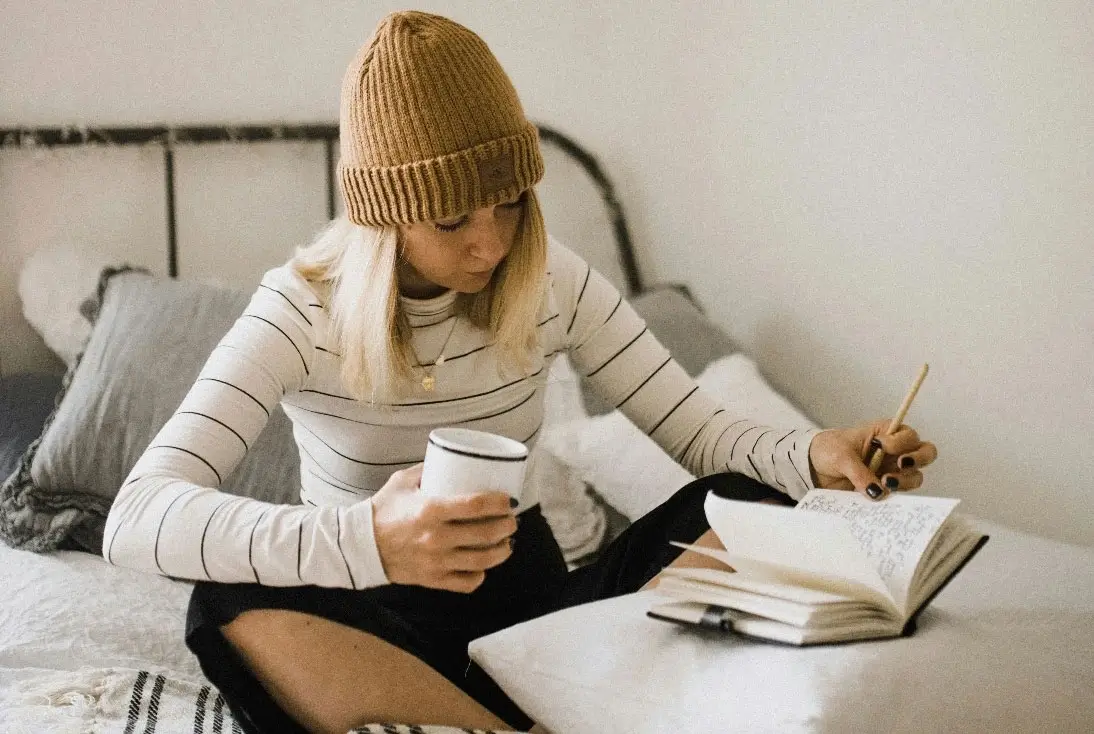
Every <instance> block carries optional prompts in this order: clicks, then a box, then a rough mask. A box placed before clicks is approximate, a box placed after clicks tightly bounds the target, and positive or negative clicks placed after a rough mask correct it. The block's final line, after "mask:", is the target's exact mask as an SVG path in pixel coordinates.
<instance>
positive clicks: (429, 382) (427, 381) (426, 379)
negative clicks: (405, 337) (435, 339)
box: [410, 316, 459, 392]
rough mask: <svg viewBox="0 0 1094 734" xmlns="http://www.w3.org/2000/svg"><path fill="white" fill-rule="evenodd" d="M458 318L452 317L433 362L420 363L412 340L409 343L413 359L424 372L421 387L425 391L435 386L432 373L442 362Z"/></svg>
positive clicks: (434, 378) (435, 379)
mask: <svg viewBox="0 0 1094 734" xmlns="http://www.w3.org/2000/svg"><path fill="white" fill-rule="evenodd" d="M458 320H459V319H458V318H457V317H456V316H453V317H452V326H450V327H449V329H448V336H446V337H445V338H444V344H442V345H441V353H440V354H439V355H437V358H436V359H435V360H433V364H431V365H424V364H422V360H421V358H420V357H418V350H417V349H415V348H414V342H413V341H411V343H410V350H411V351H412V352H414V361H416V362H417V363H418V367H420V368H421V370H422V372H423V373H424V374H423V377H422V388H424V389H425V391H426V392H433V389H434V388H435V387H437V378H436V377H434V376H433V373H434V372H435V371H436V370H437V368H438V367H440V366H441V365H442V364H444V350H445V349H447V348H448V342H449V341H450V340H451V339H452V335H453V334H454V333H455V332H456V322H457V321H458Z"/></svg>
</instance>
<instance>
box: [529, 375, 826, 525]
mask: <svg viewBox="0 0 1094 734" xmlns="http://www.w3.org/2000/svg"><path fill="white" fill-rule="evenodd" d="M697 382H698V383H699V385H700V386H701V387H702V388H703V390H704V391H705V392H707V393H708V394H709V395H711V396H712V397H713V398H715V399H716V400H717V401H719V402H720V403H721V404H722V405H723V406H724V407H725V408H726V409H727V410H728V411H730V412H731V413H735V414H738V415H741V416H747V417H748V418H751V419H752V420H755V421H759V422H761V423H765V424H767V425H770V426H774V427H776V428H787V429H789V428H812V427H814V424H813V422H812V421H811V420H809V418H807V417H806V416H804V415H803V414H802V413H801V412H800V411H798V410H797V409H796V408H795V407H794V406H793V405H792V404H791V403H790V402H789V401H788V400H787V399H786V398H784V397H783V396H782V395H780V394H779V393H778V392H777V391H776V390H774V389H773V388H772V387H771V386H770V385H769V384H768V383H767V381H766V380H765V379H764V377H763V375H761V374H760V371H759V369H757V367H756V364H755V363H754V362H753V361H752V360H751V359H749V358H748V357H746V356H745V355H743V354H731V355H728V356H725V357H720V358H718V359H716V360H715V361H713V362H711V363H710V364H709V365H708V366H707V367H706V369H704V370H703V372H702V373H701V374H700V375H699V377H698V378H697ZM543 442H544V445H545V446H546V447H547V448H549V449H550V450H551V451H552V452H553V453H555V454H556V455H557V456H559V457H560V458H561V459H562V460H563V461H564V462H566V463H567V464H569V465H570V466H572V467H574V468H575V469H576V470H577V471H578V472H579V473H580V475H581V477H582V478H583V479H584V480H585V481H587V482H588V483H589V484H591V485H592V486H593V487H594V488H595V489H596V491H597V493H598V494H599V495H600V496H601V497H603V498H604V499H605V500H606V501H607V502H608V503H609V504H610V505H611V506H612V507H614V508H616V509H617V510H619V511H620V512H622V513H623V514H624V515H626V516H627V517H628V518H630V519H631V520H635V519H637V518H639V517H641V516H642V515H644V514H646V513H647V512H649V511H650V510H652V509H653V508H654V507H656V506H657V505H659V504H660V503H661V502H663V501H664V500H665V499H666V498H667V497H668V496H669V495H670V494H671V493H672V492H673V491H675V490H677V489H679V488H680V487H682V486H684V485H685V484H687V483H688V482H690V481H691V480H692V479H694V478H695V477H693V476H692V475H691V474H690V473H689V472H688V471H687V470H685V469H683V468H682V467H681V466H680V465H679V464H677V463H676V462H675V461H674V460H673V459H671V458H670V457H669V456H668V455H667V454H665V452H664V451H662V450H661V448H660V447H659V446H658V445H657V444H656V443H654V441H653V439H651V438H649V437H648V436H647V435H646V434H644V433H642V431H640V430H638V428H636V427H635V426H634V424H633V423H631V422H630V420H629V419H628V418H627V417H626V416H625V415H623V414H622V413H621V412H620V411H618V410H616V411H613V412H611V413H608V414H606V415H602V416H597V417H595V418H590V419H587V420H581V421H570V422H568V423H564V424H562V425H561V426H558V427H556V428H555V429H554V430H553V431H552V432H551V433H550V434H545V435H544V437H543Z"/></svg>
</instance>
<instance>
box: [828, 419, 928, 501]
mask: <svg viewBox="0 0 1094 734" xmlns="http://www.w3.org/2000/svg"><path fill="white" fill-rule="evenodd" d="M888 430H889V419H888V418H885V419H882V420H876V421H871V422H870V423H864V424H862V425H860V426H856V427H855V428H835V429H831V430H827V431H821V432H820V433H819V434H817V435H816V436H815V437H814V438H813V441H812V443H810V445H809V463H810V465H811V467H812V469H813V481H814V483H815V485H816V486H818V487H824V488H826V489H854V490H857V491H859V492H861V493H862V494H864V495H866V496H867V497H869V498H870V499H876V500H879V499H882V498H884V497H886V496H888V494H889V492H890V491H894V490H907V489H918V488H919V487H920V486H922V484H923V472H922V469H923V467H925V466H927V465H928V464H930V463H931V462H933V461H934V460H935V459H936V458H937V457H938V449H936V448H935V445H934V444H933V443H930V442H929V441H921V440H920V439H919V434H918V433H916V432H915V430H914V429H912V428H909V427H908V426H905V425H901V426H900V428H899V429H897V431H896V433H893V434H892V435H887V434H886V431H888ZM872 441H876V442H880V445H881V450H882V451H884V452H885V458H884V460H883V461H882V462H881V467H880V469H879V470H878V474H877V475H875V474H874V473H873V472H871V471H870V469H869V467H868V466H866V463H865V460H866V459H865V458H864V457H868V456H869V455H870V453H871V452H872V446H871V442H872Z"/></svg>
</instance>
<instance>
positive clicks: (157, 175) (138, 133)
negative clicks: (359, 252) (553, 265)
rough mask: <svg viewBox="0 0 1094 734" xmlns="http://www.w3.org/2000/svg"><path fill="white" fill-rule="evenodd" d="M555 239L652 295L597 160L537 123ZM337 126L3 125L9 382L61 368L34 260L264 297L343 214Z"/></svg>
mask: <svg viewBox="0 0 1094 734" xmlns="http://www.w3.org/2000/svg"><path fill="white" fill-rule="evenodd" d="M538 127H539V132H540V140H541V143H542V149H543V156H544V161H545V164H546V173H545V175H544V178H543V181H542V182H541V183H540V184H539V186H538V187H537V189H538V192H539V194H540V199H541V202H542V206H543V212H544V217H545V219H546V221H547V226H548V229H549V231H550V232H551V233H552V235H554V236H555V237H556V238H558V239H559V240H560V241H562V242H564V243H566V244H567V245H568V246H569V247H571V248H573V249H574V250H575V251H577V252H578V253H579V254H581V255H582V256H583V257H585V258H586V259H587V260H588V261H589V262H590V263H591V264H592V265H593V267H595V268H597V269H598V270H599V271H600V272H602V273H603V274H604V275H605V276H606V277H607V278H608V279H609V280H611V281H612V282H613V283H614V284H615V285H616V287H618V288H619V289H620V290H621V291H622V292H624V293H626V294H628V295H635V294H637V293H639V292H641V291H642V290H643V289H644V283H643V279H642V277H641V274H640V271H639V268H638V264H637V259H636V256H635V253H634V249H633V247H632V244H631V240H630V236H629V233H628V230H627V223H626V220H625V218H624V214H623V210H622V206H621V204H620V203H619V200H618V198H617V197H616V195H615V191H614V189H613V186H612V183H611V180H610V179H609V177H608V176H607V174H606V173H605V172H604V171H603V169H602V168H601V167H600V165H599V164H598V162H597V160H596V158H595V157H594V156H593V155H592V154H591V153H590V152H589V151H587V150H585V149H584V148H582V147H581V146H580V145H579V144H578V143H577V142H576V141H574V140H573V139H572V138H570V137H569V136H567V135H565V134H564V133H562V132H560V131H558V130H555V129H552V128H550V127H546V126H542V125H541V126H538ZM337 147H338V126H337V124H332V123H323V124H292V125H289V124H284V125H282V124H239V125H223V126H186V125H180V126H143V127H112V128H89V127H55V128H0V211H2V212H3V216H0V221H4V222H10V223H11V225H10V226H9V228H7V229H6V230H4V231H3V232H2V233H0V238H2V249H3V251H4V253H5V255H6V256H5V257H3V258H2V260H0V326H2V331H0V374H12V373H16V372H23V371H42V370H45V371H54V372H57V371H61V370H62V369H63V366H62V365H61V364H60V363H59V362H58V360H57V359H56V357H55V356H54V355H53V354H52V352H50V351H49V349H48V348H47V347H46V346H45V344H44V343H43V342H42V341H41V339H40V338H39V337H38V335H37V334H36V333H35V332H34V330H33V329H31V327H30V325H29V324H28V323H27V322H26V320H25V319H24V318H23V316H22V311H21V304H20V299H19V296H18V293H17V282H18V275H19V272H20V270H21V267H22V264H23V263H24V261H25V260H26V259H27V258H28V257H29V256H30V255H31V254H32V253H34V252H35V251H38V250H39V249H40V248H46V247H50V246H66V247H72V246H74V247H75V248H77V249H78V250H79V251H81V252H83V253H85V254H86V255H87V257H88V259H89V261H91V262H102V261H109V262H111V263H115V264H118V263H127V264H131V265H137V266H141V267H145V268H148V269H149V270H151V271H153V272H155V273H159V274H162V275H169V276H173V277H183V278H194V279H202V280H210V281H215V282H219V283H224V284H231V285H234V286H237V287H242V288H247V289H250V288H253V287H254V286H256V285H257V283H258V279H259V278H260V276H261V274H262V273H263V272H264V271H265V270H267V269H268V268H270V267H273V266H275V265H277V264H279V263H281V262H283V261H284V260H285V259H286V258H287V257H288V256H289V255H290V254H291V252H292V250H293V248H295V247H296V246H298V245H301V244H304V243H306V242H308V241H309V240H310V239H311V238H312V237H313V235H314V234H315V233H316V232H317V231H318V230H319V229H321V228H322V227H323V226H324V225H325V223H326V222H327V221H329V219H331V218H332V217H334V216H337V215H338V214H339V213H340V211H341V201H340V197H339V196H338V195H337V191H336V188H335V186H336V184H335V167H336V163H337Z"/></svg>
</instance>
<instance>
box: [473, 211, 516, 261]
mask: <svg viewBox="0 0 1094 734" xmlns="http://www.w3.org/2000/svg"><path fill="white" fill-rule="evenodd" d="M472 237H474V240H473V242H472V247H471V253H472V254H473V255H474V256H475V257H477V258H479V259H480V260H484V261H486V262H487V263H489V264H490V265H496V264H497V263H499V262H501V260H502V258H504V257H505V256H506V255H508V254H509V247H510V245H511V244H512V243H511V242H506V241H505V239H506V232H505V228H504V227H503V226H502V223H501V222H498V221H496V220H494V219H493V218H486V219H484V221H482V222H480V224H479V226H478V227H476V228H474V230H473V231H472Z"/></svg>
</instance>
